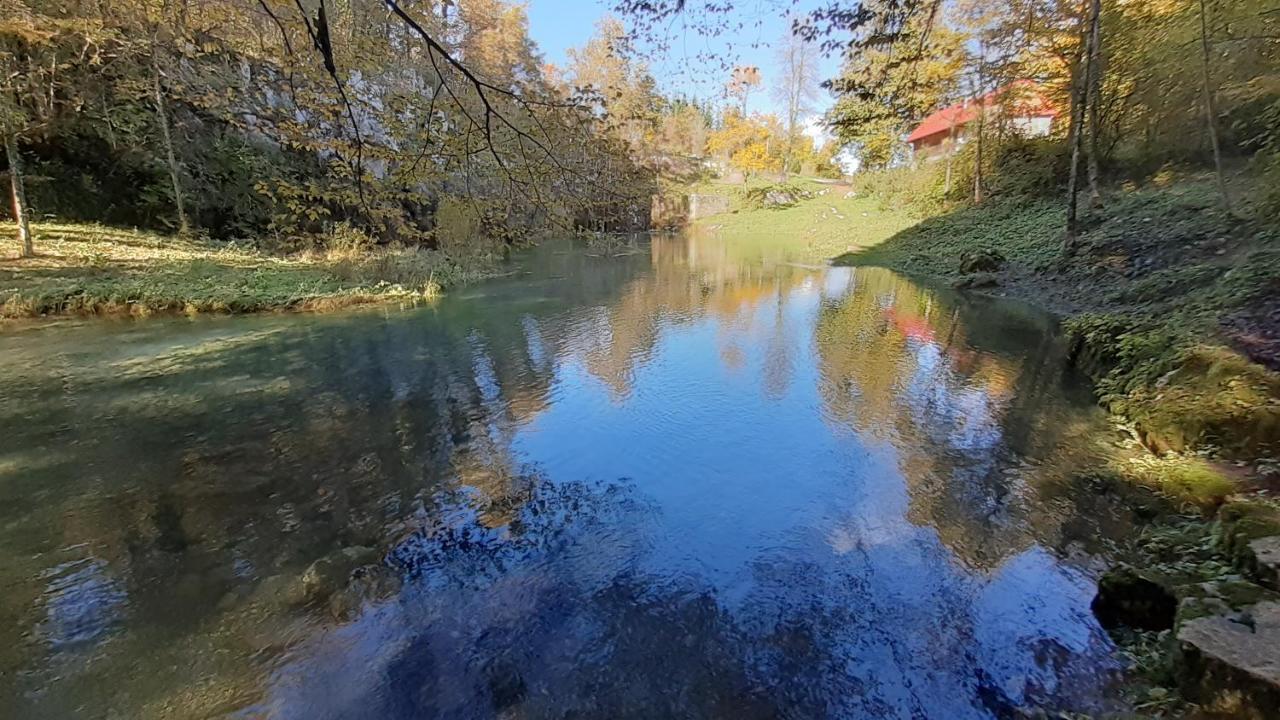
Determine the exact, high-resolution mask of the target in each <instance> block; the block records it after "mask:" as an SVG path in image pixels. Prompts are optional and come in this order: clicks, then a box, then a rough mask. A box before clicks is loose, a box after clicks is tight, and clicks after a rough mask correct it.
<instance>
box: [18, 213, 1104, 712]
mask: <svg viewBox="0 0 1280 720" xmlns="http://www.w3.org/2000/svg"><path fill="white" fill-rule="evenodd" d="M0 357H3V358H4V362H3V367H0V558H2V564H0V587H3V592H2V593H0V703H3V705H2V706H3V707H5V708H8V710H7V711H5V712H4V713H0V714H3V715H5V716H6V717H19V718H26V717H42V718H68V717H92V718H204V717H220V716H224V715H225V716H229V717H237V718H257V717H271V718H299V719H307V720H313V719H317V718H434V717H440V718H495V717H501V718H632V717H634V718H659V717H661V718H667V717H681V718H734V719H737V718H757V717H759V718H771V717H789V718H827V717H830V718H899V717H901V718H923V717H927V718H949V719H961V718H992V717H1004V716H1007V715H1009V714H1010V713H1011V712H1012V709H1013V708H1017V707H1043V708H1051V709H1062V710H1072V711H1081V712H1096V711H1099V710H1101V709H1105V708H1108V707H1111V706H1112V705H1113V704H1114V702H1115V701H1114V692H1113V685H1114V684H1115V677H1116V673H1117V668H1118V661H1117V659H1116V653H1115V650H1114V648H1113V647H1112V646H1111V644H1110V642H1109V640H1108V639H1107V637H1106V635H1105V634H1104V633H1103V632H1102V631H1101V630H1100V628H1099V627H1098V625H1097V623H1096V622H1095V621H1094V619H1093V618H1092V616H1091V615H1090V613H1089V609H1088V605H1089V601H1090V599H1091V597H1092V594H1093V591H1094V587H1095V577H1096V572H1097V566H1098V563H1099V562H1100V559H1099V558H1098V556H1097V555H1095V553H1096V552H1097V545H1098V543H1097V540H1098V538H1100V537H1102V536H1105V534H1106V533H1107V532H1108V530H1107V525H1108V522H1107V520H1106V513H1105V512H1103V511H1102V510H1101V509H1100V508H1099V507H1098V503H1099V501H1098V499H1097V498H1094V497H1091V496H1089V495H1088V494H1087V493H1083V492H1079V491H1076V490H1075V489H1073V487H1072V486H1071V484H1070V483H1069V482H1067V481H1066V480H1065V478H1066V477H1067V476H1068V475H1069V473H1070V470H1071V469H1072V468H1073V467H1077V466H1078V464H1079V463H1080V462H1081V460H1082V458H1085V457H1087V456H1090V455H1092V454H1093V453H1095V452H1097V450H1096V449H1095V447H1094V443H1095V442H1096V441H1095V440H1093V439H1091V438H1093V437H1096V436H1097V433H1098V432H1099V430H1100V428H1101V422H1102V419H1101V418H1100V416H1099V414H1098V413H1097V412H1096V411H1095V410H1094V409H1093V406H1092V403H1091V402H1090V400H1089V398H1088V396H1087V393H1086V392H1084V391H1083V390H1082V389H1081V388H1078V387H1075V386H1074V385H1073V383H1072V381H1071V379H1070V378H1069V377H1066V376H1064V373H1063V369H1062V368H1063V363H1062V360H1061V349H1060V347H1059V344H1058V342H1057V339H1056V335H1055V328H1054V325H1053V323H1052V322H1051V321H1050V320H1049V319H1048V318H1046V317H1044V316H1043V315H1040V314H1038V313H1036V312H1034V311H1031V310H1029V309H1027V308H1025V307H1022V306H1019V305H1016V304H1008V303H1002V302H997V301H992V300H981V299H976V298H973V297H961V296H957V295H955V294H953V293H951V292H949V291H942V290H935V289H931V288H929V287H927V286H922V285H920V284H917V283H916V282H913V281H911V280H908V279H905V278H902V277H899V276H896V275H893V274H891V273H888V272H886V271H883V270H876V269H860V270H849V269H814V268H805V267H799V266H794V265H789V264H786V263H785V258H771V257H761V256H759V255H758V254H757V255H756V256H751V253H750V252H749V251H748V250H745V249H743V248H738V247H735V246H734V244H733V243H732V241H721V240H716V239H701V240H693V239H683V238H658V239H654V240H653V241H652V242H649V241H644V242H640V241H637V242H635V243H634V244H633V245H632V246H631V247H630V248H625V249H622V250H611V251H608V252H606V251H599V250H595V251H593V250H590V249H588V250H583V249H581V248H573V247H570V246H568V245H557V246H550V247H545V248H543V249H541V250H538V251H536V252H532V253H530V254H528V255H526V256H524V257H522V258H520V259H519V261H518V263H517V265H516V271H515V272H514V274H513V275H512V276H511V277H508V278H505V279H502V280H498V281H495V282H491V283H486V284H482V285H478V286H474V287H472V288H469V289H466V290H463V291H461V292H459V293H456V294H455V295H453V296H450V297H448V298H446V299H444V300H442V301H441V302H439V303H438V304H437V305H435V306H433V307H428V308H419V309H411V310H386V309H381V310H375V311H362V312H357V313H352V314H344V315H337V316H297V315H289V316H270V317H252V318H213V319H199V320H185V319H170V320H151V321H145V322H112V321H92V322H83V323H69V324H62V325H56V326H40V327H25V328H17V329H11V330H10V331H9V332H7V333H5V334H3V335H0ZM354 546H362V547H368V548H371V549H373V551H374V553H375V555H376V558H381V560H380V561H379V560H376V558H375V562H380V563H381V567H382V568H384V569H383V570H381V571H380V572H379V574H377V575H376V577H377V578H380V582H382V586H381V587H382V590H381V591H380V592H368V593H365V594H363V595H362V594H360V593H359V592H357V591H356V588H358V587H366V586H368V585H369V584H370V583H368V582H365V583H364V585H361V584H360V581H358V580H357V581H353V585H352V587H351V588H349V589H348V590H341V588H339V595H340V596H341V597H344V598H348V601H347V602H346V604H345V605H342V604H339V603H338V601H336V600H322V601H317V602H313V603H312V604H310V605H302V606H299V605H297V604H296V603H297V593H296V591H294V590H291V589H290V588H295V587H296V586H297V585H298V579H299V578H300V577H301V576H302V575H303V574H304V571H305V570H306V568H307V567H308V566H309V565H310V564H311V563H313V562H314V561H316V560H317V559H319V558H323V557H326V556H332V555H333V554H334V553H335V552H338V551H340V550H341V549H343V548H351V547H354ZM376 569H377V568H375V570H376ZM366 570H367V568H366ZM362 572H364V571H358V572H357V577H365V578H366V580H367V578H368V577H373V576H370V575H368V573H365V575H363V576H362V575H361V573H362ZM353 597H354V598H355V599H354V600H350V599H349V598H353Z"/></svg>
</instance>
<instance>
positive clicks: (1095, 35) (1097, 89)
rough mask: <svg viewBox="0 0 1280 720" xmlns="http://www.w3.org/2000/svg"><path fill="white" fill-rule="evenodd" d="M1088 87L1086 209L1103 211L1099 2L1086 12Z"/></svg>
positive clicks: (1096, 0) (1100, 7)
mask: <svg viewBox="0 0 1280 720" xmlns="http://www.w3.org/2000/svg"><path fill="white" fill-rule="evenodd" d="M1085 76H1086V79H1087V82H1088V85H1089V90H1088V93H1089V95H1088V98H1089V99H1088V105H1089V205H1090V206H1091V207H1092V208H1094V209H1095V210H1096V209H1099V208H1101V207H1102V188H1101V187H1100V184H1101V175H1102V173H1101V171H1100V170H1099V167H1098V163H1099V153H1100V150H1099V147H1100V146H1101V143H1100V140H1099V138H1100V137H1101V135H1102V0H1092V4H1091V7H1090V10H1089V60H1088V63H1087V64H1086V65H1085Z"/></svg>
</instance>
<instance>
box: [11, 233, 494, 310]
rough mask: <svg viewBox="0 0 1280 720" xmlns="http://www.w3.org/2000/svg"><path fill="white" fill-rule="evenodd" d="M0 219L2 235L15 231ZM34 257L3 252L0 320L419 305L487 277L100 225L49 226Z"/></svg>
mask: <svg viewBox="0 0 1280 720" xmlns="http://www.w3.org/2000/svg"><path fill="white" fill-rule="evenodd" d="M12 234H13V226H12V224H3V223H0V236H12ZM36 252H37V255H36V257H34V258H25V259H18V258H16V257H14V256H13V254H12V252H10V253H9V254H8V255H7V256H0V318H10V319H12V318H32V317H42V316H54V315H114V314H122V315H135V316H143V315H149V314H153V313H245V312H260V311H273V310H326V309H336V308H340V307H346V306H351V305H359V304H365V303H374V302H388V301H400V302H417V301H421V300H427V299H430V298H432V297H434V296H436V295H437V294H439V293H440V292H441V291H442V290H443V289H444V288H447V287H449V286H452V285H455V284H459V283H462V282H466V281H469V280H474V279H477V278H480V277H484V276H485V275H486V274H489V273H491V272H492V268H493V266H492V264H491V263H484V262H481V261H476V262H474V263H472V264H469V265H462V264H459V263H458V262H456V261H454V260H452V259H450V258H448V257H446V256H445V255H444V254H442V253H438V252H429V251H422V250H416V249H369V248H363V247H354V246H352V247H347V248H346V249H343V250H328V251H323V252H308V253H296V254H292V255H288V256H281V255H273V254H268V253H264V252H261V251H258V250H256V249H253V248H249V247H244V246H236V245H234V244H227V243H215V242H208V241H203V240H199V239H187V238H179V237H171V236H163V235H156V234H153V233H147V232H140V231H133V230H124V229H119V228H111V227H106V226H101V225H87V224H56V223H40V224H38V225H37V226H36Z"/></svg>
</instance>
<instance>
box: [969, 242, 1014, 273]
mask: <svg viewBox="0 0 1280 720" xmlns="http://www.w3.org/2000/svg"><path fill="white" fill-rule="evenodd" d="M1004 263H1005V258H1004V255H1001V254H1000V253H999V252H997V251H995V250H992V249H990V248H981V249H978V250H966V251H965V252H963V253H961V254H960V274H962V275H972V274H975V273H994V272H997V271H999V270H1000V268H1002V267H1004Z"/></svg>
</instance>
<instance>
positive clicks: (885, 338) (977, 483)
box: [816, 269, 1085, 568]
mask: <svg viewBox="0 0 1280 720" xmlns="http://www.w3.org/2000/svg"><path fill="white" fill-rule="evenodd" d="M816 338H817V348H818V356H819V366H820V371H821V374H822V393H823V399H824V403H825V404H826V406H827V407H828V408H829V411H830V412H831V414H832V416H833V417H834V418H836V419H838V420H839V421H841V422H843V423H847V424H848V425H850V426H852V427H853V428H855V429H856V430H857V431H858V432H859V433H860V434H862V435H864V436H866V437H869V438H884V439H886V440H888V441H889V442H891V443H892V444H893V445H894V447H895V448H896V449H897V453H898V456H899V465H900V467H901V469H902V474H903V476H904V477H905V478H906V480H907V483H908V486H909V490H910V493H911V503H912V504H911V510H910V517H911V518H912V520H913V521H915V522H917V523H919V524H921V525H926V526H934V527H936V528H937V530H938V532H939V533H940V534H941V535H942V537H943V539H944V540H945V541H946V542H947V543H948V545H950V546H951V547H952V548H953V550H955V551H956V552H957V553H958V554H959V556H960V557H962V558H965V559H966V560H967V561H968V562H970V563H972V564H973V565H974V566H975V567H986V568H990V567H993V566H994V565H996V564H998V563H999V562H1000V560H1001V559H1003V558H1005V557H1007V556H1008V555H1009V554H1010V553H1013V552H1017V551H1018V550H1020V549H1022V548H1025V547H1026V546H1027V545H1028V544H1029V543H1030V542H1031V541H1032V540H1031V537H1030V536H1029V535H1028V533H1027V532H1026V531H1025V529H1026V528H1028V527H1029V526H1034V525H1035V524H1036V523H1034V522H1028V515H1027V513H1028V512H1029V511H1032V510H1033V508H1035V506H1036V504H1035V503H1030V502H1028V498H1027V496H1026V494H1027V493H1029V492H1034V491H1035V489H1036V488H1035V487H1034V483H1028V478H1034V477H1035V476H1036V475H1037V474H1039V473H1043V472H1049V471H1052V470H1053V468H1051V467H1049V465H1050V463H1049V462H1048V461H1049V460H1050V459H1052V458H1054V456H1055V454H1056V453H1057V452H1058V451H1059V448H1061V447H1062V446H1063V445H1064V442H1063V441H1064V439H1065V438H1067V437H1068V436H1070V435H1072V434H1073V433H1075V434H1078V433H1080V432H1082V431H1083V430H1084V429H1085V426H1084V424H1083V423H1081V422H1079V421H1078V418H1079V417H1080V416H1081V415H1082V413H1079V412H1077V411H1075V410H1074V409H1073V408H1072V406H1071V405H1069V404H1068V403H1067V401H1066V400H1064V399H1063V394H1062V389H1061V387H1062V386H1061V381H1062V377H1061V372H1062V371H1061V368H1062V363H1061V361H1060V356H1059V355H1058V354H1057V353H1056V351H1055V348H1054V345H1053V334H1052V328H1051V327H1049V326H1048V325H1047V324H1046V323H1045V321H1044V320H1042V319H1040V318H1037V317H1022V316H1019V315H1017V314H1015V313H1010V312H1008V311H1007V310H1006V309H1005V308H1002V307H995V306H994V305H993V304H990V303H984V302H980V301H978V302H974V301H968V300H966V299H964V298H961V297H957V296H954V295H951V296H947V295H945V294H939V293H937V292H935V291H932V290H929V289H925V288H922V287H920V286H918V285H915V284H914V283H912V282H910V281H908V280H906V279H904V278H901V277H898V276H895V275H893V274H891V273H888V272H886V271H880V270H874V269H863V270H859V271H858V272H857V274H856V276H855V282H854V283H853V287H852V289H851V290H850V291H849V292H848V293H846V294H845V295H844V296H843V297H839V298H834V299H828V300H827V301H826V302H824V305H823V307H822V310H821V312H820V314H819V318H818V324H817V330H816ZM1028 347H1031V348H1033V350H1032V351H1031V352H1029V353H1028V352H1027V348H1028Z"/></svg>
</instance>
